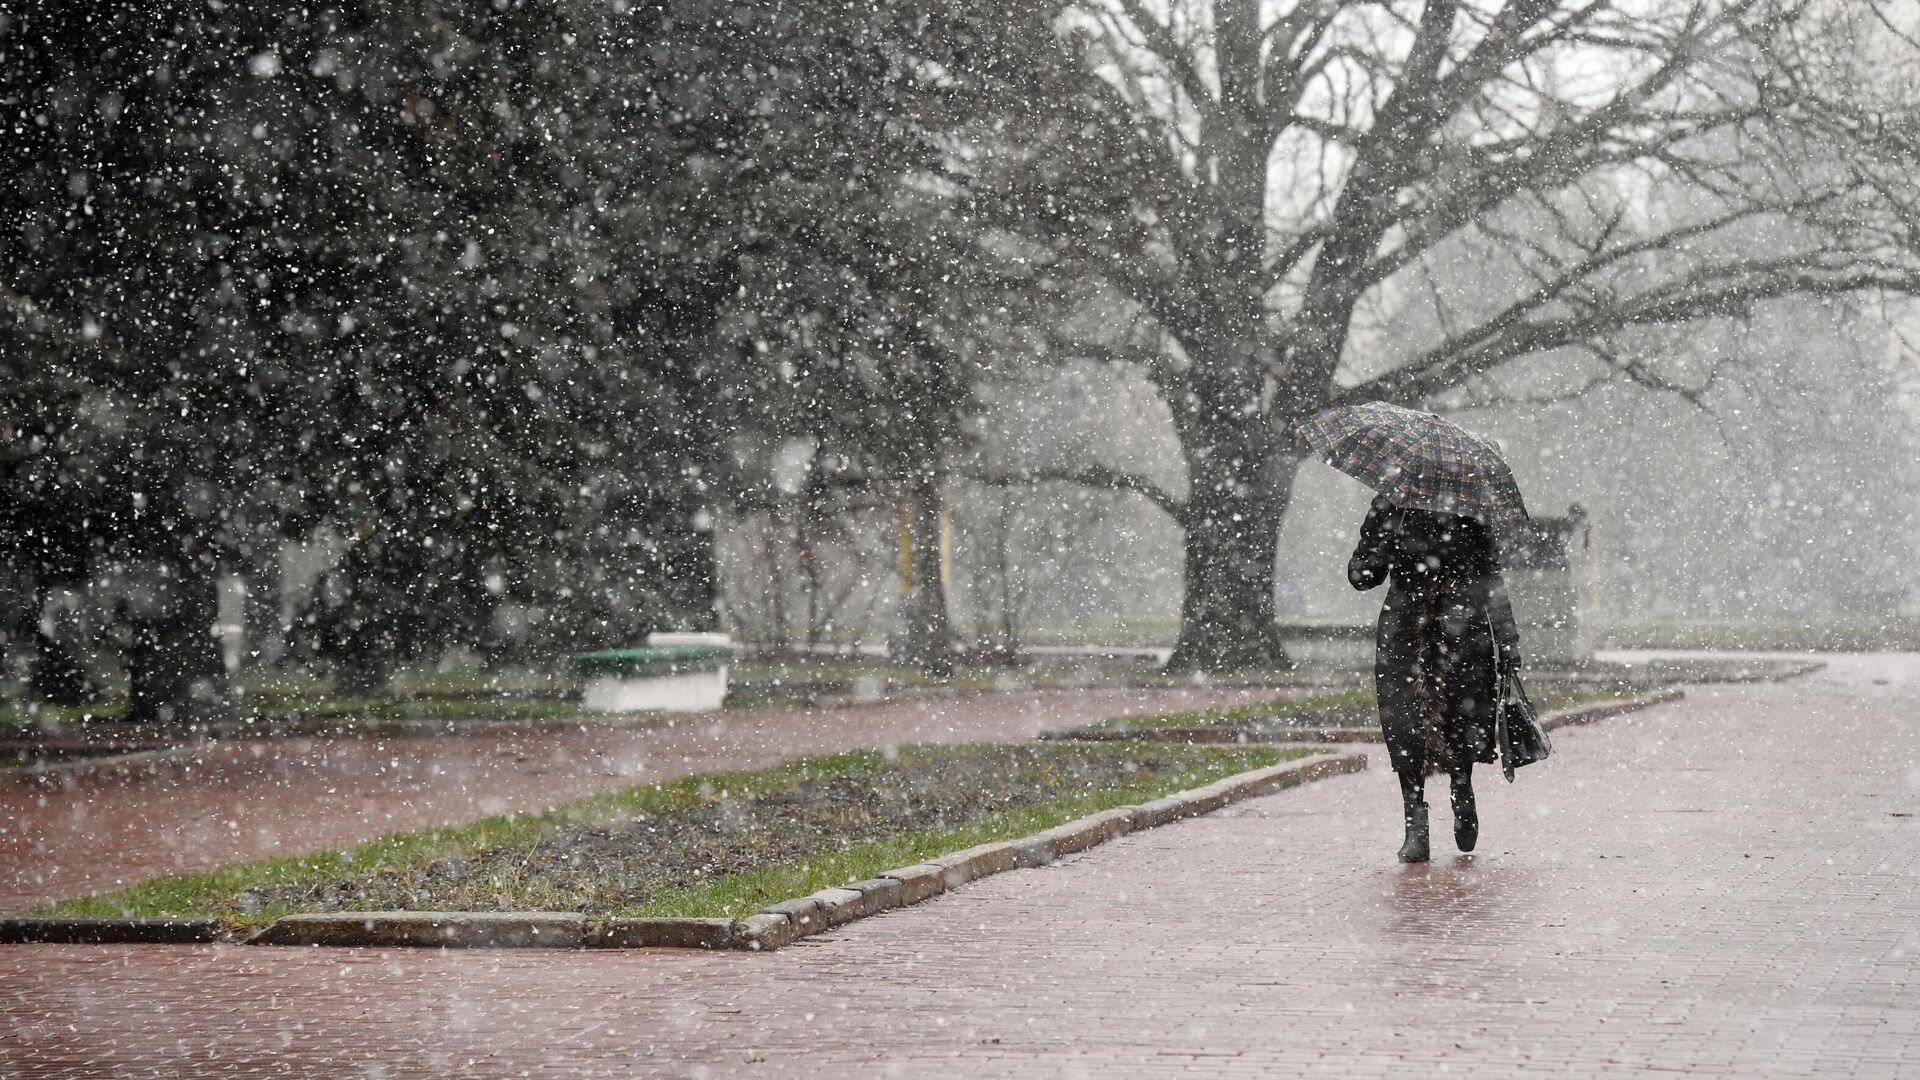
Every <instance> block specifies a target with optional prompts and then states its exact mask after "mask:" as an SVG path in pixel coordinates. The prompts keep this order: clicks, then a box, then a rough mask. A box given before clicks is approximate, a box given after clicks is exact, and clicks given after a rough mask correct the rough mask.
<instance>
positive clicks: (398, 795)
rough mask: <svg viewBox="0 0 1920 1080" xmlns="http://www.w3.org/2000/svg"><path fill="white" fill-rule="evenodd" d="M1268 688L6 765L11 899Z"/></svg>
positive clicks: (1226, 698)
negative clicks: (141, 763) (150, 764)
mask: <svg viewBox="0 0 1920 1080" xmlns="http://www.w3.org/2000/svg"><path fill="white" fill-rule="evenodd" d="M1275 695H1276V692H1275V691H1272V690H1264V691H1262V690H1204V689H1172V690H1167V689H1149V690H1120V689H1090V690H1078V691H1026V692H1015V693H1004V694H983V695H969V696H962V697H946V698H920V699H905V700H901V701H894V702H886V703H876V704H871V705H853V706H845V707H840V708H832V709H820V710H793V709H768V710H741V711H737V712H735V711H729V712H724V713H716V714H695V715H691V716H685V717H681V718H679V719H677V720H675V721H673V722H672V723H671V724H670V725H661V726H654V727H609V726H604V725H589V726H577V725H549V726H541V727H533V728H519V729H508V730H493V731H488V732H485V733H480V734H474V735H467V736H457V737H455V736H445V737H427V738H379V739H372V738H352V737H349V738H325V739H270V740H269V739H261V740H248V741H240V742H235V743H226V744H221V745H219V746H218V747H217V748H216V749H215V750H214V751H212V752H210V753H208V754H206V755H203V756H202V757H200V758H199V759H197V760H193V761H180V762H170V763H165V764H160V765H157V766H155V767H154V768H153V769H152V770H151V771H150V772H146V771H143V772H136V773H133V774H131V775H125V776H95V777H78V778H72V779H69V780H67V781H65V782H64V783H62V784H61V785H60V786H57V787H54V786H49V785H48V784H46V783H44V782H42V781H37V780H26V779H20V778H13V779H0V911H8V910H17V909H20V908H24V907H26V906H28V905H30V904H34V903H39V902H41V901H45V900H55V899H60V898H62V897H67V896H75V895H79V894H81V893H86V892H91V891H95V890H99V889H104V888H109V887H111V886H113V885H116V884H120V883H121V882H124V881H128V880H134V879H138V878H142V877H149V876H152V875H154V874H163V873H178V872H183V871H192V870H203V869H207V868H209V867H213V866H218V865H220V864H222V863H228V862H234V861H236V860H239V859H248V858H257V857H260V856H262V855H287V854H294V853H297V852H301V851H313V850H317V849H320V848H327V847H335V846H339V845H342V844H351V843H355V842H357V841H361V840H368V839H371V838H373V837H376V836H379V835H381V834H383V833H389V832H394V831H397V830H407V829H422V828H429V827H431V826H435V825H446V824H451V823H454V822H460V821H469V820H472V819H473V818H476V817H480V816H482V815H484V814H494V813H501V812H504V811H509V810H535V809H543V808H545V807H548V806H552V805H554V804H556V803H561V802H565V801H567V800H568V799H573V798H578V797H580V796H582V795H588V794H592V793H594V792H598V791H609V790H613V789H617V788H622V787H626V786H628V785H631V784H635V783H639V782H642V781H646V780H658V779H663V778H668V777H674V776H683V775H686V774H687V773H690V772H707V771H711V770H715V769H738V768H755V767H758V766H762V765H767V764H771V763H773V762H776V761H781V760H785V759H788V758H794V757H800V756H803V755H807V754H820V753H830V752H833V751H838V750H847V749H852V748H856V747H871V746H884V745H887V744H889V743H909V742H955V741H964V740H969V739H983V740H990V739H1024V738H1027V737H1029V736H1031V735H1033V734H1034V733H1035V732H1038V731H1040V730H1043V729H1045V728H1050V727H1064V726H1068V725H1072V724H1084V723H1092V722H1094V721H1097V720H1101V719H1105V718H1107V717H1110V716H1117V715H1122V714H1128V713H1141V712H1163V711H1174V710H1182V709H1192V708H1200V707H1203V706H1207V705H1215V704H1234V703H1239V702H1245V701H1253V700H1261V699H1265V698H1270V697H1273V696H1275Z"/></svg>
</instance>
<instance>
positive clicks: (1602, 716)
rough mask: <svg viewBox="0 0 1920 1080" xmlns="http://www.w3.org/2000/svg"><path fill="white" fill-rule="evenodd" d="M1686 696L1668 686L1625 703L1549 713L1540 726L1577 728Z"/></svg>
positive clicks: (1614, 702)
mask: <svg viewBox="0 0 1920 1080" xmlns="http://www.w3.org/2000/svg"><path fill="white" fill-rule="evenodd" d="M1686 696H1687V692H1686V691H1685V690H1682V689H1680V688H1679V687H1677V686H1670V687H1668V688H1667V689H1665V690H1655V691H1654V692H1653V693H1651V694H1642V695H1640V696H1639V697H1637V698H1630V699H1628V700H1626V701H1603V702H1597V703H1595V704H1592V705H1581V706H1576V707H1575V708H1571V709H1561V710H1559V711H1557V712H1551V713H1548V714H1547V715H1546V716H1544V717H1542V718H1541V720H1540V726H1541V727H1543V728H1545V729H1547V730H1548V731H1556V730H1558V729H1560V728H1563V727H1577V726H1579V725H1581V724H1591V723H1594V722H1596V721H1599V720H1606V719H1608V718H1610V717H1615V716H1620V715H1622V714H1624V713H1630V712H1639V711H1640V710H1641V709H1650V708H1652V707H1653V706H1655V705H1665V704H1668V703H1669V702H1674V701H1679V700H1680V699H1681V698H1684V697H1686Z"/></svg>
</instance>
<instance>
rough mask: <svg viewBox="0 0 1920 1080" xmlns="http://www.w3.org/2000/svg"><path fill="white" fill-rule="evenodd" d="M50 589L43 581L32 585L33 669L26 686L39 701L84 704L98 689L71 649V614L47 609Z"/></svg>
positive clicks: (97, 693)
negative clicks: (69, 615)
mask: <svg viewBox="0 0 1920 1080" xmlns="http://www.w3.org/2000/svg"><path fill="white" fill-rule="evenodd" d="M50 593H51V590H50V589H48V588H46V587H45V586H44V585H42V586H40V587H37V588H35V589H34V593H33V610H32V612H31V614H32V616H33V672H32V674H31V675H30V676H29V677H28V680H27V687H28V689H29V691H30V692H31V693H32V694H33V696H34V697H36V698H39V699H40V700H41V701H47V702H52V703H53V704H55V705H84V704H86V703H87V702H89V701H92V700H94V699H95V698H96V697H98V696H99V692H98V690H96V689H95V687H94V685H93V683H92V681H91V680H89V679H88V678H87V671H86V668H85V666H84V665H82V664H81V663H80V658H79V657H78V656H77V655H75V653H74V650H73V647H72V644H71V641H72V637H73V634H72V620H71V618H62V617H61V616H62V615H64V614H65V612H64V610H62V611H60V612H49V611H48V610H47V601H48V600H49V599H50ZM63 623H64V624H66V625H62V624H63ZM63 631H65V633H63Z"/></svg>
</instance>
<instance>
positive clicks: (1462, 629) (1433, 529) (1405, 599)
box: [1347, 498, 1520, 776]
mask: <svg viewBox="0 0 1920 1080" xmlns="http://www.w3.org/2000/svg"><path fill="white" fill-rule="evenodd" d="M1347 580H1348V581H1350V582H1351V583H1352V584H1353V587H1354V588H1356V589H1371V588H1373V587H1375V586H1377V585H1379V584H1380V583H1381V582H1382V581H1387V580H1391V582H1392V584H1391V585H1390V586H1389V587H1388V589H1387V599H1386V603H1384V604H1383V605H1381V608H1380V623H1379V628H1378V630H1377V631H1376V634H1375V638H1374V661H1373V679H1374V690H1375V692H1376V693H1377V694H1378V696H1379V699H1380V728H1381V731H1382V732H1383V733H1384V734H1385V736H1386V741H1387V755H1388V757H1390V758H1391V759H1392V760H1393V767H1394V769H1395V770H1397V771H1399V772H1401V773H1412V774H1415V775H1421V776H1424V775H1425V774H1426V772H1427V771H1428V769H1429V768H1430V767H1432V768H1439V769H1443V770H1446V771H1448V772H1457V771H1459V770H1460V769H1461V768H1462V767H1463V766H1465V767H1470V765H1471V763H1472V762H1475V761H1493V760H1494V759H1495V754H1494V746H1493V719H1494V717H1493V711H1494V703H1495V700H1496V691H1497V688H1498V685H1499V683H1498V679H1499V671H1500V669H1499V666H1498V665H1499V659H1500V657H1501V656H1503V655H1504V656H1505V657H1508V658H1511V659H1513V660H1514V661H1515V662H1517V661H1518V657H1519V636H1520V635H1519V632H1518V630H1517V629H1516V628H1515V627H1514V623H1513V607H1512V605H1511V604H1510V603H1509V601H1508V599H1507V587H1506V582H1505V579H1503V578H1502V577H1501V576H1500V555H1499V550H1498V548H1497V547H1496V545H1495V544H1494V541H1493V536H1492V534H1491V533H1490V532H1489V531H1488V530H1487V528H1486V526H1485V525H1483V524H1481V523H1480V522H1479V521H1477V520H1475V519H1473V518H1468V517H1457V516H1454V515H1452V514H1435V513H1431V512H1429V511H1426V510H1408V509H1402V508H1400V507H1397V506H1394V505H1392V504H1391V503H1388V502H1387V501H1386V500H1385V499H1380V498H1376V499H1374V501H1373V506H1372V507H1371V508H1370V509H1369V510H1368V511H1367V520H1366V522H1365V523H1364V524H1363V525H1361V527H1360V544H1359V546H1358V547H1357V548H1355V549H1354V552H1353V558H1352V559H1351V560H1349V561H1348V563H1347ZM1496 643H1498V644H1496Z"/></svg>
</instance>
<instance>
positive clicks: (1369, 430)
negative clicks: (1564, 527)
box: [1295, 401, 1527, 525]
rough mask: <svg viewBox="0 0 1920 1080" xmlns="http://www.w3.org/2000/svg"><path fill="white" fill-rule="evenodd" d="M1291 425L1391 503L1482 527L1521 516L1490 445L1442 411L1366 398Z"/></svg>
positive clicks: (1509, 473)
mask: <svg viewBox="0 0 1920 1080" xmlns="http://www.w3.org/2000/svg"><path fill="white" fill-rule="evenodd" d="M1295 430H1296V431H1298V432H1299V433H1300V436H1301V437H1302V438H1303V439H1305V440H1306V441H1307V445H1308V446H1311V447H1313V450H1314V453H1316V454H1319V455H1320V457H1321V459H1322V460H1324V461H1325V462H1326V463H1327V464H1329V465H1331V466H1333V467H1334V468H1336V469H1339V470H1340V471H1341V472H1343V473H1346V474H1347V475H1348V476H1351V477H1353V478H1354V479H1355V480H1358V481H1360V482H1361V483H1363V484H1366V485H1367V486H1369V487H1371V488H1373V489H1374V490H1375V491H1378V492H1379V493H1380V494H1382V495H1384V496H1386V497H1387V501H1388V502H1391V503H1393V504H1394V505H1395V506H1404V507H1410V508H1413V509H1416V510H1431V511H1433V512H1435V513H1440V514H1460V515H1463V516H1465V517H1472V518H1479V519H1480V520H1481V521H1484V522H1486V523H1487V524H1488V525H1507V524H1512V523H1514V522H1516V521H1524V520H1526V517H1527V507H1526V504H1525V503H1523V502H1521V500H1520V485H1518V484H1516V483H1514V481H1513V470H1512V469H1510V468H1508V467H1507V463H1506V461H1505V460H1503V459H1502V458H1501V457H1500V452H1499V451H1498V450H1496V449H1494V447H1493V443H1491V442H1489V441H1487V440H1486V439H1484V438H1481V437H1480V436H1478V435H1475V434H1474V433H1473V432H1471V431H1468V430H1467V429H1466V428H1463V427H1461V426H1460V425H1459V424H1456V423H1454V422H1453V421H1451V420H1448V419H1446V418H1445V417H1441V416H1435V415H1434V414H1433V413H1430V412H1420V411H1419V410H1417V409H1405V408H1401V407H1400V406H1398V405H1389V404H1388V403H1386V402H1384V401H1369V402H1367V403H1366V404H1365V405H1341V406H1338V407H1335V408H1332V409H1327V410H1326V411H1324V412H1320V413H1316V414H1314V415H1313V416H1311V417H1308V418H1307V419H1305V420H1302V421H1300V422H1299V423H1298V424H1297V425H1296V426H1295Z"/></svg>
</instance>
